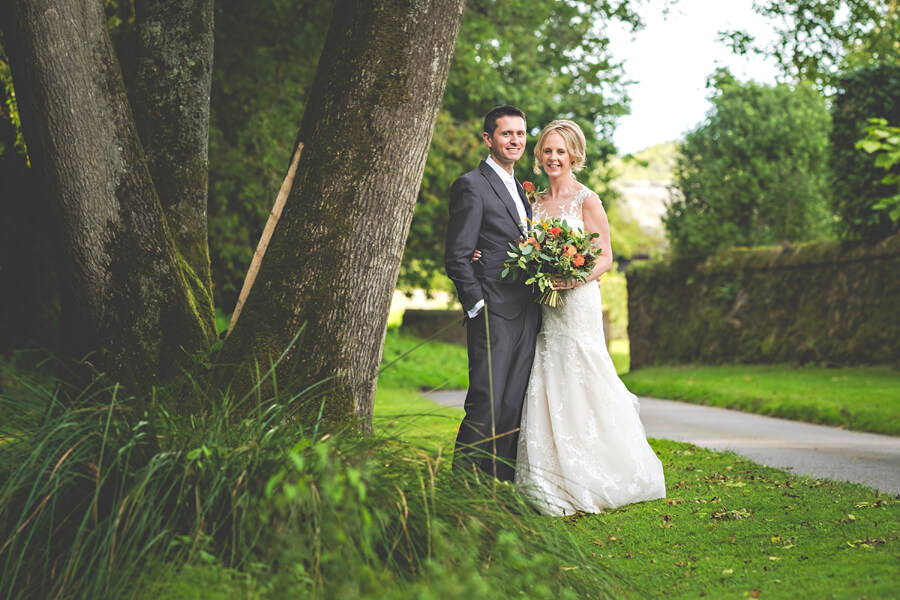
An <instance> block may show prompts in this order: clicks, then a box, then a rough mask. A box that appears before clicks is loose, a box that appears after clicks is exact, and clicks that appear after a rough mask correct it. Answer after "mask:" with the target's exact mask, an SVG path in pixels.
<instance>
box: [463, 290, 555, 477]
mask: <svg viewBox="0 0 900 600" xmlns="http://www.w3.org/2000/svg"><path fill="white" fill-rule="evenodd" d="M540 320H541V308H540V306H538V305H537V304H536V303H534V302H528V303H527V304H526V306H525V308H524V310H522V311H521V312H520V313H519V314H518V315H517V316H516V317H514V318H511V319H507V318H503V317H501V316H500V315H498V314H497V313H495V312H491V311H490V310H489V309H486V310H483V311H481V314H479V315H478V316H477V317H475V318H473V319H469V320H468V321H467V322H466V339H467V347H468V354H469V391H468V393H467V394H466V404H465V410H466V416H465V418H464V419H463V422H462V424H461V425H460V427H459V435H458V436H457V438H456V448H455V450H454V454H453V468H454V469H463V470H470V469H471V468H472V466H473V465H474V466H475V467H477V468H478V469H480V470H481V471H484V472H485V473H488V474H489V475H493V476H494V477H496V478H497V479H500V480H505V481H513V480H514V479H515V462H516V452H517V448H518V443H519V425H520V422H521V419H522V406H523V404H524V400H525V391H526V388H527V386H528V378H529V375H530V374H531V364H532V362H534V347H535V341H536V339H537V333H538V330H539V329H540ZM488 334H489V335H488ZM488 339H490V360H488Z"/></svg>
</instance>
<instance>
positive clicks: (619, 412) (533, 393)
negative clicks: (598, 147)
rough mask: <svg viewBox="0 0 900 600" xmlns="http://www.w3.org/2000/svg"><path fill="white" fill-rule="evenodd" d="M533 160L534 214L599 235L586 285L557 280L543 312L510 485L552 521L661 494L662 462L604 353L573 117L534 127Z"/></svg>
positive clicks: (593, 200) (587, 194)
mask: <svg viewBox="0 0 900 600" xmlns="http://www.w3.org/2000/svg"><path fill="white" fill-rule="evenodd" d="M534 157H535V161H536V164H535V167H534V170H535V172H536V173H540V168H541V167H543V169H544V172H545V173H546V174H547V177H548V178H549V179H550V189H549V190H547V191H545V192H544V193H543V194H541V195H539V196H538V197H537V200H536V202H535V203H534V206H533V208H534V218H535V219H536V220H537V219H544V218H549V217H560V218H562V219H565V220H566V221H567V222H568V224H569V225H570V226H572V227H577V228H580V229H582V231H588V232H597V233H599V234H600V237H599V238H597V239H596V242H595V243H596V244H597V245H598V246H599V247H600V249H601V253H600V256H599V257H598V259H597V263H596V265H595V266H594V270H593V271H592V272H591V274H590V276H589V277H588V278H587V281H586V282H583V283H582V282H572V281H558V282H557V289H561V290H565V291H563V292H562V297H563V300H564V302H563V304H562V305H561V306H560V307H558V308H550V307H548V306H543V307H542V310H543V324H542V326H541V331H540V333H539V334H538V338H537V347H536V352H535V357H534V363H533V366H532V369H531V378H530V380H529V383H528V391H527V393H526V396H525V407H524V410H523V414H522V426H521V433H520V437H519V448H518V457H517V459H516V484H517V485H518V486H520V488H521V491H522V493H524V494H526V495H527V496H528V497H530V498H532V499H533V500H534V501H535V502H536V504H537V505H538V506H539V507H540V509H541V511H542V512H545V513H547V514H552V515H565V514H573V513H575V512H576V511H582V512H588V513H596V512H600V511H601V510H603V509H608V508H615V507H618V506H622V505H625V504H630V503H633V502H642V501H645V500H654V499H657V498H664V497H665V495H666V487H665V480H664V478H663V469H662V463H661V462H660V461H659V459H658V458H657V457H656V454H655V453H654V452H653V449H652V448H650V445H649V444H648V443H647V438H646V434H645V433H644V426H643V424H642V423H641V420H640V417H639V416H638V410H639V405H638V401H637V398H636V397H635V396H634V394H632V393H631V392H629V391H628V389H626V387H625V385H624V384H623V383H622V381H621V380H620V379H619V377H618V375H617V374H616V370H615V367H614V366H613V363H612V360H611V359H610V357H609V353H608V352H607V350H606V343H605V340H604V335H603V321H602V318H603V317H602V314H603V313H602V304H601V300H600V287H599V285H598V284H597V283H596V281H597V280H598V279H599V278H600V276H601V275H602V274H603V273H605V272H606V271H608V270H609V269H610V268H611V267H612V252H611V250H610V241H609V222H608V221H607V218H606V212H605V211H604V210H603V205H602V204H601V202H600V199H599V198H598V197H597V195H596V194H595V193H594V192H592V191H591V190H589V189H588V188H586V187H585V186H583V185H581V184H580V183H578V181H576V180H575V177H574V175H573V172H577V171H579V170H581V168H582V167H584V159H585V139H584V134H583V133H582V132H581V129H580V128H579V127H578V125H577V124H575V123H573V122H572V121H565V120H560V121H553V122H552V123H550V124H549V125H547V126H546V127H545V128H544V129H543V131H541V134H540V137H539V138H538V141H537V144H536V146H535V150H534Z"/></svg>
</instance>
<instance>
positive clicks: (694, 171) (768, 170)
mask: <svg viewBox="0 0 900 600" xmlns="http://www.w3.org/2000/svg"><path fill="white" fill-rule="evenodd" d="M713 86H714V89H715V93H714V95H713V97H712V102H713V108H712V110H711V112H710V113H709V116H708V118H707V121H706V122H705V123H703V124H702V125H700V126H699V127H698V128H697V129H695V130H694V131H692V132H690V133H688V135H687V137H686V138H685V141H684V144H683V145H682V147H681V156H680V157H679V158H678V160H677V163H676V167H675V181H676V187H677V189H678V190H679V192H680V196H679V197H676V198H674V199H673V201H672V203H671V204H670V206H669V208H668V211H667V214H666V216H665V217H664V221H665V226H666V230H667V233H668V236H669V240H670V243H671V246H672V248H673V250H674V251H675V252H676V253H679V254H692V253H707V252H715V251H716V250H718V249H721V248H724V247H728V246H753V245H759V244H769V243H776V242H797V241H803V240H809V239H817V238H821V237H823V236H825V235H826V233H827V231H828V225H829V224H828V185H827V181H828V131H829V129H830V118H829V113H828V109H827V108H826V105H825V100H824V98H823V97H822V96H821V94H820V93H819V92H818V91H817V90H815V89H814V88H813V87H812V86H811V85H809V84H807V83H801V84H798V85H796V86H789V85H787V84H779V85H775V86H767V85H760V84H756V83H752V82H751V83H741V82H738V81H737V80H735V79H734V78H733V77H732V76H731V75H730V74H729V73H728V72H727V71H719V72H718V73H717V74H716V76H715V79H714V81H713Z"/></svg>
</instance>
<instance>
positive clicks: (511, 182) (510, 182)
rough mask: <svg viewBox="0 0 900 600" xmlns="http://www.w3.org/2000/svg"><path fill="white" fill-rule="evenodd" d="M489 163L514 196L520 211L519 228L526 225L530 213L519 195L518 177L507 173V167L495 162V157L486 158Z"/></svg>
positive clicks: (513, 198) (517, 209)
mask: <svg viewBox="0 0 900 600" xmlns="http://www.w3.org/2000/svg"><path fill="white" fill-rule="evenodd" d="M484 162H486V163H487V164H488V165H490V167H491V168H492V169H493V170H494V172H496V173H497V175H498V176H499V177H500V181H502V182H503V184H504V185H505V186H506V191H508V192H509V197H510V198H512V201H513V204H515V205H516V211H518V213H519V228H522V227H524V226H525V219H527V218H528V213H527V212H526V211H525V205H524V204H522V198H521V197H520V196H519V189H518V188H517V187H516V177H515V175H513V174H512V173H507V172H506V169H504V168H503V167H501V166H500V165H498V164H497V163H495V162H494V159H493V158H491V157H490V156H488V157H487V160H485V161H484Z"/></svg>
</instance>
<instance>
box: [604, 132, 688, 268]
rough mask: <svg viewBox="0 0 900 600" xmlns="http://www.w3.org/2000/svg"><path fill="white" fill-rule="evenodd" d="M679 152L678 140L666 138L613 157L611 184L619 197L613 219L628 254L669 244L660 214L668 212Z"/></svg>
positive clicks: (652, 250) (647, 252)
mask: <svg viewBox="0 0 900 600" xmlns="http://www.w3.org/2000/svg"><path fill="white" fill-rule="evenodd" d="M677 155H678V145H677V143H676V142H664V143H662V144H657V145H655V146H651V147H649V148H645V149H644V150H641V151H640V152H636V153H634V155H632V156H630V157H624V158H623V157H615V158H613V159H612V160H611V161H610V165H609V166H610V169H611V170H612V172H613V173H614V174H615V178H614V179H613V181H612V188H613V189H614V190H615V191H616V192H617V193H618V194H619V197H620V200H619V201H618V202H616V208H617V211H616V212H617V213H618V214H615V215H613V216H611V217H610V222H611V225H612V221H613V220H615V221H616V228H617V229H618V232H619V239H621V240H622V241H623V242H625V244H624V246H625V247H624V248H623V249H624V250H625V254H626V255H631V254H632V253H639V254H655V253H657V252H660V251H663V250H664V249H665V248H666V246H667V243H666V240H665V231H664V228H663V224H662V220H661V217H662V216H663V215H664V214H665V213H666V205H667V204H668V201H669V193H670V192H669V187H670V186H671V185H672V171H673V169H674V167H675V158H676V156H677ZM622 238H624V239H622Z"/></svg>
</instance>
